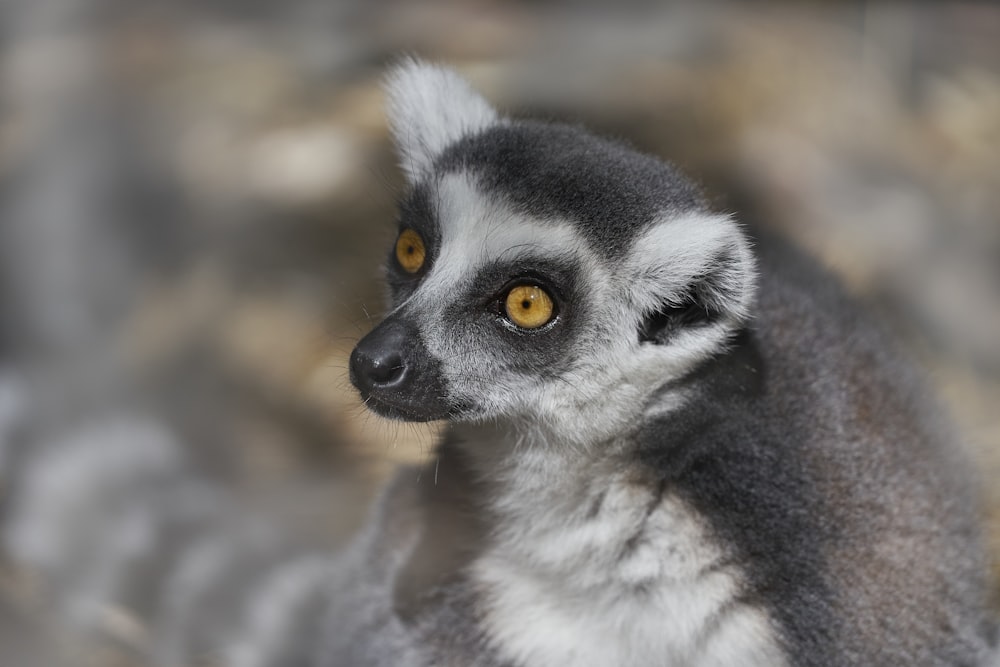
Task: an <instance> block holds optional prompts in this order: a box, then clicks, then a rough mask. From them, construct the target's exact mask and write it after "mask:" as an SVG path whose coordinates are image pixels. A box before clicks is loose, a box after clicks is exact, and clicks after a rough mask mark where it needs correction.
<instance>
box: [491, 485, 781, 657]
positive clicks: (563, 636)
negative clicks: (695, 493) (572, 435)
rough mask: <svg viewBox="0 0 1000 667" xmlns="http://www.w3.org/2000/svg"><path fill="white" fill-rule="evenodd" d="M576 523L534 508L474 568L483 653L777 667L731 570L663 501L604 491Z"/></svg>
mask: <svg viewBox="0 0 1000 667" xmlns="http://www.w3.org/2000/svg"><path fill="white" fill-rule="evenodd" d="M596 493H597V494H598V495H596V496H595V497H594V498H592V499H591V503H592V504H591V505H590V506H588V507H586V508H585V511H584V512H583V513H576V514H575V515H574V514H573V513H570V514H568V515H567V514H566V513H565V512H564V513H562V515H561V516H558V514H559V513H558V512H553V511H552V508H546V509H536V511H535V516H534V520H533V521H531V522H530V524H528V525H527V526H525V525H524V524H522V525H521V526H520V527H519V528H518V529H511V530H503V531H500V536H501V539H499V540H498V542H497V543H496V545H495V546H494V547H493V548H492V549H490V550H489V551H488V552H487V553H484V554H483V555H482V556H481V557H480V558H479V559H477V560H476V562H475V563H474V564H473V566H472V569H471V572H472V575H473V578H474V580H475V582H476V584H477V586H478V587H480V588H481V590H483V591H485V592H486V593H485V595H484V596H483V600H484V614H483V623H484V625H485V631H486V634H487V635H488V636H489V637H490V639H491V643H492V644H493V645H494V646H495V647H496V648H497V651H498V653H499V654H500V655H502V656H503V657H504V658H505V659H507V660H509V661H510V662H512V663H513V664H516V665H524V666H526V667H530V666H533V665H555V664H566V665H580V666H584V667H586V666H589V665H593V666H595V667H596V666H598V665H664V664H668V665H669V664H677V665H706V666H707V665H731V664H741V665H756V664H760V665H765V664H766V665H780V664H781V663H782V657H781V655H780V652H779V651H778V649H777V646H776V644H775V642H774V638H773V633H772V631H771V629H770V627H769V624H768V620H767V618H766V615H765V614H764V613H763V612H761V611H760V610H757V609H754V608H752V607H750V606H748V605H746V604H744V603H742V602H740V601H739V599H738V594H739V586H740V573H739V569H738V568H737V567H735V566H734V565H733V564H732V563H731V562H730V561H729V560H727V558H726V557H725V552H724V550H723V549H722V548H720V547H719V546H718V545H716V544H714V543H713V541H712V540H711V538H710V536H709V534H708V531H707V530H706V529H705V527H704V526H703V524H702V522H701V521H700V520H699V518H698V517H697V516H696V515H695V514H694V513H693V512H691V511H690V510H689V509H688V508H687V507H685V505H684V504H683V503H682V502H681V501H679V500H678V499H676V498H674V497H671V496H670V495H669V494H668V493H664V492H663V491H662V490H660V491H658V492H654V493H652V494H651V493H650V492H649V490H648V489H642V488H641V487H635V486H634V485H630V484H627V483H617V482H616V483H612V484H611V485H609V486H608V487H607V488H606V489H604V490H602V491H597V492H596Z"/></svg>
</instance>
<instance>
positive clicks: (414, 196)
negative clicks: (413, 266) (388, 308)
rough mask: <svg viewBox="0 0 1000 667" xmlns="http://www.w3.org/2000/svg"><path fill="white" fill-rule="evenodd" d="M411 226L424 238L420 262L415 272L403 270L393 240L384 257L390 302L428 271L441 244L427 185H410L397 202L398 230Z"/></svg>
mask: <svg viewBox="0 0 1000 667" xmlns="http://www.w3.org/2000/svg"><path fill="white" fill-rule="evenodd" d="M407 228H409V229H412V230H414V231H415V232H417V233H418V234H420V237H421V238H422V239H423V241H424V252H425V255H424V265H423V266H422V267H420V270H419V271H417V272H416V273H407V272H406V271H404V270H403V267H401V266H400V265H399V262H398V261H397V260H396V244H395V241H394V242H393V243H392V245H391V246H390V248H389V255H388V257H387V258H386V264H385V265H386V267H387V270H386V278H387V281H388V283H389V294H390V296H391V297H392V302H393V304H399V303H402V302H403V301H404V300H405V299H406V298H407V297H409V296H410V294H412V293H413V291H414V290H415V289H416V288H417V285H419V284H420V280H421V279H422V278H423V277H424V276H425V275H427V273H428V272H430V270H431V268H432V267H433V266H434V262H435V260H436V259H437V256H438V252H439V251H440V248H441V226H440V224H439V223H438V219H437V213H436V211H435V207H434V205H433V202H432V201H431V192H430V188H428V186H427V185H425V184H422V185H418V186H417V187H415V188H413V189H412V190H411V191H410V192H409V194H408V195H407V196H406V197H404V198H403V199H402V201H400V203H399V231H402V230H403V229H407Z"/></svg>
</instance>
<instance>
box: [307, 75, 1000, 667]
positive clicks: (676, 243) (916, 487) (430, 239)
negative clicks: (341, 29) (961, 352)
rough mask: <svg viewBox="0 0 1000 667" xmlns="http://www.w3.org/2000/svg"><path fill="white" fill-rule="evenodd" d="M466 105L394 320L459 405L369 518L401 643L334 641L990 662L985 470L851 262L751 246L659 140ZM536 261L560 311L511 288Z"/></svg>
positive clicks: (415, 186) (429, 174) (388, 624)
mask: <svg viewBox="0 0 1000 667" xmlns="http://www.w3.org/2000/svg"><path fill="white" fill-rule="evenodd" d="M407 67H408V68H410V69H409V70H404V72H403V74H402V75H398V76H403V75H405V74H406V72H407V71H409V72H410V73H411V74H412V71H413V70H412V68H414V67H415V65H414V64H413V63H409V64H408V65H407ZM416 67H418V66H416ZM418 69H419V67H418ZM450 76H451V75H449V77H450ZM421 77H429V78H431V79H433V70H424V71H422V73H421ZM423 80H426V79H423ZM448 80H449V81H451V79H450V78H449V79H448ZM395 81H396V84H395V85H399V84H398V81H399V79H398V78H397V79H395ZM404 89H406V87H405V86H404V87H401V88H399V89H398V90H404ZM463 96H474V99H473V100H469V99H463ZM394 99H396V100H397V101H396V104H399V101H398V97H397V98H394ZM453 102H454V109H458V110H461V109H462V108H463V107H465V106H468V107H469V108H470V109H472V111H473V117H472V118H471V119H470V121H469V123H468V124H467V126H469V127H473V126H474V129H473V130H469V131H460V132H456V133H454V134H453V135H452V136H451V139H452V141H451V143H450V144H448V145H447V146H446V147H443V148H442V147H440V146H439V147H438V148H437V149H436V150H434V151H432V152H430V153H427V154H423V155H421V156H420V164H422V165H428V164H429V165H433V168H432V169H428V168H423V169H420V170H411V171H410V172H409V176H410V178H411V194H410V196H409V197H408V198H407V199H405V200H404V203H403V208H402V210H403V214H402V218H401V227H403V228H413V229H416V230H417V231H418V232H420V233H421V234H422V235H423V236H424V238H425V241H426V242H427V244H428V261H427V265H426V266H425V267H424V269H422V270H421V272H420V273H419V274H418V275H416V276H410V275H405V274H404V273H403V272H401V271H400V270H399V269H398V268H394V267H393V262H392V260H391V259H390V267H389V276H390V284H391V285H392V288H393V290H392V293H393V300H394V303H393V309H392V311H391V312H390V314H389V315H388V316H387V318H386V321H387V322H388V323H389V324H388V325H382V326H395V325H393V324H392V323H394V322H405V323H406V326H408V327H411V328H412V329H413V330H414V331H416V332H419V333H418V334H416V335H418V336H419V337H420V340H421V354H422V355H431V356H432V357H433V360H432V361H433V363H431V364H428V363H427V362H426V361H425V360H408V359H406V358H405V357H404V359H403V362H402V363H403V364H404V365H408V366H407V368H408V371H409V369H410V367H412V369H413V373H414V374H416V375H417V380H416V382H417V384H418V385H419V384H421V383H422V382H432V383H435V385H440V386H441V387H442V388H443V393H442V394H441V395H438V396H436V397H435V400H436V401H444V402H445V403H447V404H448V405H449V407H448V409H447V410H446V411H444V413H443V414H441V415H440V416H445V415H447V416H448V417H449V418H450V419H451V421H452V422H453V424H452V427H451V430H450V431H449V434H448V435H447V436H446V438H445V440H444V442H443V443H442V444H441V445H440V447H439V449H438V452H437V454H438V456H437V460H436V461H435V462H434V463H433V464H432V465H431V466H430V468H428V469H427V470H424V471H423V473H422V475H420V476H417V475H415V473H414V472H412V471H407V472H405V473H403V476H402V477H401V478H400V479H399V480H397V483H396V485H395V486H394V487H393V490H392V491H391V492H390V493H389V494H388V495H387V496H386V499H385V500H384V503H383V505H382V506H381V508H380V511H379V514H378V515H377V516H376V517H375V519H374V520H373V523H372V524H371V525H370V526H369V533H368V535H369V537H368V538H367V542H366V544H367V545H368V546H367V549H368V550H369V551H368V552H367V555H366V556H364V557H362V558H361V561H363V562H365V563H379V564H380V565H379V567H382V566H383V565H385V564H386V563H388V562H389V560H393V559H395V562H394V564H393V565H392V566H390V567H389V569H387V570H381V569H379V571H378V574H377V575H376V579H377V584H374V585H373V586H372V587H371V588H365V587H361V588H360V589H358V590H360V591H363V592H361V593H358V592H355V593H354V594H353V596H352V597H349V598H348V599H350V600H353V601H354V602H353V603H352V604H356V605H358V607H359V608H367V609H372V608H374V607H379V605H382V606H381V607H379V611H378V612H369V613H368V615H367V616H365V618H367V619H368V620H367V623H368V624H369V625H373V624H374V625H377V626H378V630H377V631H373V632H375V635H376V636H378V637H380V638H382V639H383V640H385V641H386V642H387V643H386V644H382V645H380V646H382V648H375V645H376V644H377V642H378V640H374V641H375V642H376V643H375V644H372V643H369V641H367V640H366V639H360V638H359V639H357V640H351V641H350V642H348V643H347V644H346V645H345V644H344V643H343V642H339V641H338V642H330V646H337V647H339V648H338V649H337V650H336V651H335V650H332V649H331V651H330V652H329V653H328V655H327V663H326V664H330V665H341V664H373V665H389V664H415V665H430V664H455V665H482V666H484V667H485V666H494V665H519V666H524V667H529V666H531V665H547V664H579V665H589V664H595V665H596V664H635V665H646V664H649V665H654V664H655V665H661V664H685V665H725V664H732V665H736V664H739V665H774V664H789V665H859V666H860V665H874V664H879V665H882V664H885V665H888V664H920V665H984V664H987V661H988V660H990V659H991V658H990V656H991V655H992V652H993V651H994V650H995V645H996V642H997V631H996V619H995V618H994V617H993V616H992V613H991V612H990V610H989V608H988V591H989V582H988V578H987V574H986V566H985V558H984V554H985V550H984V546H983V544H982V539H981V536H980V533H979V525H978V516H977V510H976V508H977V504H976V503H977V501H976V494H975V492H974V490H973V489H974V484H972V483H971V480H972V476H971V474H970V472H969V470H968V469H967V466H966V464H965V462H964V461H963V459H962V457H961V455H960V453H959V451H958V449H957V448H956V447H955V446H954V443H953V442H952V439H951V436H950V434H949V433H948V432H947V429H945V428H944V427H942V425H941V424H942V420H941V419H940V417H938V416H937V415H936V413H935V410H934V408H933V406H932V405H931V403H930V402H929V401H928V400H927V399H926V397H925V396H923V393H922V391H921V390H920V389H919V386H920V383H919V381H918V379H917V378H916V377H915V374H914V373H913V371H912V370H911V369H910V368H909V367H908V366H907V364H906V363H905V362H904V361H902V360H901V359H900V358H898V356H897V355H896V354H894V353H893V352H892V347H893V345H892V343H891V341H889V340H887V339H886V337H885V336H884V335H883V333H882V332H881V331H879V329H878V328H877V327H876V326H873V325H872V324H870V323H869V322H868V321H867V320H866V319H865V317H864V315H863V314H862V313H861V312H860V311H859V309H858V307H857V306H856V305H855V304H854V303H852V302H851V300H850V299H849V298H847V297H846V296H845V295H844V293H843V292H842V290H841V289H840V288H839V287H838V286H837V284H836V281H835V280H834V279H833V278H832V277H831V276H829V275H827V274H825V273H824V272H823V271H821V270H819V269H817V268H816V267H815V266H814V262H812V261H811V260H809V259H808V258H806V257H804V256H803V255H802V254H801V253H800V252H799V251H797V250H796V249H794V248H792V247H790V246H788V245H787V244H785V243H784V242H782V241H781V240H780V239H775V238H772V237H770V236H768V235H763V234H760V235H757V236H756V237H755V238H754V239H753V244H754V248H755V251H754V255H755V258H754V257H752V256H751V255H750V254H749V250H748V248H749V247H750V239H749V235H748V233H747V232H746V231H745V230H743V229H741V228H740V227H738V226H737V225H735V224H734V223H732V222H731V221H729V220H726V219H724V218H719V217H718V216H714V217H713V214H711V213H710V212H709V211H708V210H707V209H706V208H705V205H704V203H703V201H702V200H701V198H700V196H699V195H698V194H697V190H696V189H695V188H694V187H692V186H691V185H689V184H688V183H687V182H686V181H684V180H683V179H682V178H681V177H680V176H679V175H677V173H676V172H675V171H674V170H673V169H672V168H670V167H668V166H666V165H664V164H663V163H660V162H658V161H656V160H654V159H652V158H650V157H647V156H644V155H640V154H638V153H635V152H632V151H630V150H629V149H627V148H625V147H622V146H620V145H618V144H615V143H613V142H609V141H606V140H602V139H597V138H594V137H592V136H591V135H588V134H587V133H586V132H584V131H583V130H580V129H578V128H571V127H566V126H561V125H547V124H541V123H534V122H515V121H509V120H505V119H501V118H499V117H497V119H496V120H494V121H493V124H492V125H489V124H487V125H486V126H485V127H484V126H483V123H482V122H481V121H482V119H483V118H484V114H483V113H482V106H481V100H480V99H479V98H478V96H475V94H474V93H471V92H470V91H465V90H463V92H461V93H460V94H459V95H458V98H457V99H455V100H453ZM418 106H419V104H417V103H414V105H411V106H409V107H407V108H408V109H410V111H411V112H412V110H413V108H414V107H418ZM453 112H454V110H453ZM412 117H413V114H412V113H411V114H410V115H409V116H408V118H409V119H412ZM406 122H409V121H408V120H407V119H402V120H401V119H399V118H397V119H395V120H394V128H395V131H396V135H397V136H400V135H401V134H405V123H406ZM421 122H422V123H423V124H428V125H433V121H431V120H428V119H423V120H422V121H421ZM407 150H409V151H411V152H412V150H413V149H412V147H410V148H408V149H407ZM517 280H525V281H528V282H531V283H533V284H541V285H542V286H544V287H545V288H546V289H547V290H549V291H550V293H551V294H552V295H553V298H554V300H555V301H556V302H557V305H558V310H559V314H558V317H557V318H556V320H555V321H554V322H553V323H552V324H551V325H550V326H547V327H544V328H543V330H539V331H525V330H518V329H517V328H516V327H513V328H511V326H510V324H509V322H506V321H505V320H504V316H503V312H502V309H501V310H500V311H499V312H498V310H497V309H496V308H495V307H491V306H490V304H491V303H493V302H495V301H496V300H497V298H498V296H499V297H502V295H503V293H504V290H505V289H506V288H505V285H508V284H510V283H511V281H515V282H516V281H517ZM755 295H756V296H755ZM380 335H381V334H380V329H378V328H377V329H376V331H375V332H373V333H372V334H370V336H371V340H376V339H378V337H379V336H380ZM427 368H433V370H432V371H428V370H425V369H427ZM622 369H625V370H622ZM364 393H367V394H369V395H368V396H366V398H368V397H375V398H380V399H381V398H385V396H389V395H388V394H386V395H383V394H380V393H379V390H378V389H377V388H375V389H371V388H369V387H366V388H365V390H364ZM388 400H389V402H390V403H391V402H392V400H393V399H392V398H391V396H389V399H388ZM374 404H375V405H376V406H377V408H376V409H378V410H379V411H382V412H384V413H386V414H389V415H391V414H392V409H391V407H392V406H391V405H388V406H386V405H382V404H380V403H379V401H374ZM401 499H402V500H401ZM404 517H405V518H404ZM401 534H405V538H401V537H400V535H401ZM376 535H382V537H381V538H379V537H374V536H376ZM385 536H390V537H388V538H387V537H385ZM393 536H395V537H393ZM386 539H388V540H389V541H388V542H386V541H380V540H386ZM387 559H389V560H387ZM363 569H368V568H367V567H366V568H363ZM358 596H360V597H358ZM378 600H381V601H380V602H379V601H378ZM333 605H334V607H335V608H336V607H339V606H340V605H338V604H337V600H336V599H335V600H334V601H333ZM345 610H346V611H344V612H342V613H344V614H346V617H348V618H353V619H354V623H360V622H362V620H361V618H362V617H361V616H357V615H352V614H351V613H350V611H349V610H350V606H348V607H345ZM358 629H359V630H360V628H358ZM363 634H364V633H362V635H363ZM358 636H359V637H360V636H361V635H358ZM404 656H405V658H404Z"/></svg>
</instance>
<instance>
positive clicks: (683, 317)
mask: <svg viewBox="0 0 1000 667" xmlns="http://www.w3.org/2000/svg"><path fill="white" fill-rule="evenodd" d="M722 316H723V311H722V310H720V309H718V308H716V307H715V306H713V305H712V303H711V301H704V300H699V299H698V297H697V292H692V293H691V294H689V295H687V298H684V299H682V300H681V301H679V302H675V303H663V304H661V305H660V307H659V308H657V309H656V310H654V311H653V312H651V313H649V314H647V315H646V316H645V317H644V318H643V319H642V321H641V322H640V323H639V342H640V343H655V344H657V345H663V344H665V343H667V342H668V341H669V340H670V339H671V338H673V337H674V335H676V334H677V333H678V332H680V331H683V330H685V329H692V328H696V327H701V326H706V325H709V324H714V323H715V322H718V321H719V320H720V319H722Z"/></svg>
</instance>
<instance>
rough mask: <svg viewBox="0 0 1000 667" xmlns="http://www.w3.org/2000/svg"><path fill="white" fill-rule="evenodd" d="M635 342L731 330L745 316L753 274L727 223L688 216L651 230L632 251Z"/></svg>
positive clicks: (744, 247) (743, 242) (739, 237)
mask: <svg viewBox="0 0 1000 667" xmlns="http://www.w3.org/2000/svg"><path fill="white" fill-rule="evenodd" d="M630 263H632V265H633V266H634V267H635V271H636V273H635V274H634V275H636V282H635V288H634V292H633V294H634V295H635V297H634V298H635V299H636V300H637V301H638V304H637V305H638V306H639V308H640V310H641V312H642V313H643V317H642V319H641V320H640V322H639V340H640V342H647V343H656V344H666V343H668V342H670V341H672V340H674V339H675V338H676V337H677V335H678V334H680V333H682V332H684V331H688V330H691V329H692V328H696V327H709V326H711V327H722V328H727V329H729V328H735V327H737V326H738V325H740V324H741V323H743V322H744V321H746V320H747V319H748V318H749V317H750V315H751V306H752V302H753V296H754V292H755V290H756V268H755V262H754V258H753V253H752V251H751V249H750V242H749V240H748V239H747V238H746V235H745V234H744V233H743V231H742V229H740V227H739V226H738V225H737V224H736V223H735V222H734V221H733V220H731V219H730V218H729V217H727V216H722V215H714V214H694V215H687V216H683V217H681V218H677V219H672V220H669V221H665V222H662V223H660V224H657V225H655V226H654V227H653V228H652V229H650V231H649V232H647V233H646V234H645V235H643V237H642V238H641V239H640V240H639V242H638V243H636V245H635V246H634V250H633V252H632V255H631V257H630Z"/></svg>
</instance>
